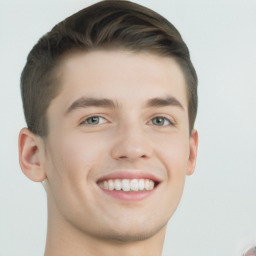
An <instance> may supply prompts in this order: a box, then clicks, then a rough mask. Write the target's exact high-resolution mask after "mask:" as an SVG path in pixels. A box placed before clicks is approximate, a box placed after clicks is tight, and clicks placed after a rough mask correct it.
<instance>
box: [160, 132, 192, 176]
mask: <svg viewBox="0 0 256 256" xmlns="http://www.w3.org/2000/svg"><path fill="white" fill-rule="evenodd" d="M155 145H158V146H157V148H156V152H157V154H158V157H159V159H161V161H162V163H164V165H165V168H166V170H167V172H168V175H171V176H176V175H184V173H185V171H186V167H187V164H188V159H189V139H188V138H186V137H185V136H184V135H183V136H182V134H180V135H179V134H171V135H170V136H169V137H168V138H166V137H165V138H163V139H161V140H159V139H158V140H157V142H155Z"/></svg>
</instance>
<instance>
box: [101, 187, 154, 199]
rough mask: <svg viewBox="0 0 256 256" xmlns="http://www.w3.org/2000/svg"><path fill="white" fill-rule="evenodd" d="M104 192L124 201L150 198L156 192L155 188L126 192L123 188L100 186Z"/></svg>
mask: <svg viewBox="0 0 256 256" xmlns="http://www.w3.org/2000/svg"><path fill="white" fill-rule="evenodd" d="M100 189H101V190H102V191H103V192H104V193H106V194H107V195H109V196H112V197H114V198H117V199H120V200H124V201H140V200H143V199H146V198H148V197H149V196H151V195H152V194H153V193H154V192H155V188H154V189H152V190H148V191H146V190H145V191H138V192H137V191H136V192H135V191H133V192H125V191H122V190H107V189H104V188H100Z"/></svg>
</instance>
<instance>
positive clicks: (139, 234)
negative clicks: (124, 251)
mask: <svg viewBox="0 0 256 256" xmlns="http://www.w3.org/2000/svg"><path fill="white" fill-rule="evenodd" d="M146 225H147V227H144V228H142V227H141V225H135V227H133V228H132V227H131V225H130V226H129V227H128V228H124V227H122V228H121V227H117V229H115V230H109V231H106V230H104V231H101V233H100V238H101V239H104V240H105V239H106V240H113V241H114V242H120V243H125V242H134V241H143V240H147V239H150V238H151V237H153V236H155V235H156V234H157V233H159V232H161V231H162V230H163V231H165V228H166V226H167V223H164V224H162V225H160V226H158V227H152V225H150V223H148V224H146Z"/></svg>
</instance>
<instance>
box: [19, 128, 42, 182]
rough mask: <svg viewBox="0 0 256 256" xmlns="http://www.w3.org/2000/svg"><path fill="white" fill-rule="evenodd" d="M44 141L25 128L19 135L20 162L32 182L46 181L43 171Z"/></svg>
mask: <svg viewBox="0 0 256 256" xmlns="http://www.w3.org/2000/svg"><path fill="white" fill-rule="evenodd" d="M43 146H44V145H43V141H42V139H41V138H40V137H39V136H37V135H35V134H33V133H32V132H31V131H29V129H27V128H23V129H22V130H21V131H20V134H19V162H20V166H21V169H22V171H23V173H24V174H25V175H26V176H27V177H28V178H29V179H30V180H32V181H35V182H41V181H43V180H45V179H46V173H45V171H44V169H43V164H42V163H43V154H42V153H43V152H44V149H43Z"/></svg>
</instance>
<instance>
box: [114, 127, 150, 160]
mask: <svg viewBox="0 0 256 256" xmlns="http://www.w3.org/2000/svg"><path fill="white" fill-rule="evenodd" d="M152 152H153V150H152V146H151V145H150V143H149V139H148V138H147V135H146V134H145V133H144V132H143V131H142V129H141V128H139V127H135V126H132V127H131V126H130V127H125V129H120V130H119V131H118V134H117V136H116V138H115V141H114V144H113V147H112V150H111V155H112V158H114V159H116V160H127V161H135V160H136V159H148V158H150V157H151V156H152Z"/></svg>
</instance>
